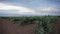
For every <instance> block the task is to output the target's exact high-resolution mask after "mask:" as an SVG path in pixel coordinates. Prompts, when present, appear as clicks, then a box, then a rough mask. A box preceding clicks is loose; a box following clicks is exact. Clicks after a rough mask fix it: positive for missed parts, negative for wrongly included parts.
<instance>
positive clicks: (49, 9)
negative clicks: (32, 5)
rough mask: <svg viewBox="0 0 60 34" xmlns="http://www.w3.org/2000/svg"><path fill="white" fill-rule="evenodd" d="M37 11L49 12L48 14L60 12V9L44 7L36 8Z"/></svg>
mask: <svg viewBox="0 0 60 34" xmlns="http://www.w3.org/2000/svg"><path fill="white" fill-rule="evenodd" d="M36 11H39V12H40V11H43V12H44V11H45V12H46V11H48V12H58V11H60V10H59V8H56V7H52V6H43V7H37V8H36Z"/></svg>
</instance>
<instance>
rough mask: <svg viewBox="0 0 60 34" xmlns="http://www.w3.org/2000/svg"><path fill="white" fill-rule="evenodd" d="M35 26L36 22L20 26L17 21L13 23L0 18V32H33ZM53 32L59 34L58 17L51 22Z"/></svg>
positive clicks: (23, 33) (59, 21) (30, 33)
mask: <svg viewBox="0 0 60 34" xmlns="http://www.w3.org/2000/svg"><path fill="white" fill-rule="evenodd" d="M35 26H36V24H29V25H25V26H20V25H19V24H18V23H16V24H13V23H12V22H10V21H8V20H4V19H0V34H35V33H34V32H32V31H33V28H35ZM53 34H60V17H58V18H57V19H56V21H55V23H54V24H53Z"/></svg>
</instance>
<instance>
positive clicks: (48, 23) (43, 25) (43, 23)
mask: <svg viewBox="0 0 60 34" xmlns="http://www.w3.org/2000/svg"><path fill="white" fill-rule="evenodd" d="M56 18H57V17H53V16H44V17H42V18H40V20H39V21H38V23H37V28H36V31H35V33H36V34H52V33H51V32H52V25H53V22H54V21H55V20H56Z"/></svg>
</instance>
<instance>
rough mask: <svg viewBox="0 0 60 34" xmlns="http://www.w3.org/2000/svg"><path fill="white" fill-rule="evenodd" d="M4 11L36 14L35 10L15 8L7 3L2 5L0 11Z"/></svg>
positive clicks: (0, 4)
mask: <svg viewBox="0 0 60 34" xmlns="http://www.w3.org/2000/svg"><path fill="white" fill-rule="evenodd" d="M1 10H3V11H5V12H7V13H35V11H34V10H32V9H30V8H26V7H22V6H14V5H9V4H5V3H0V11H1Z"/></svg>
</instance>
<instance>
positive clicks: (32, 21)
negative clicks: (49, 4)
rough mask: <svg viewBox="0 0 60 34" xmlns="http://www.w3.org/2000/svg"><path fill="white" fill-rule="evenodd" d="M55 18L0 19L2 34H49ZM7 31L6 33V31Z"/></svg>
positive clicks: (22, 17)
mask: <svg viewBox="0 0 60 34" xmlns="http://www.w3.org/2000/svg"><path fill="white" fill-rule="evenodd" d="M57 18H58V17H57V16H31V17H27V16H21V17H0V22H2V26H3V27H2V28H1V29H2V31H5V32H2V34H51V33H52V28H53V24H54V22H55V21H56V19H57ZM7 30H8V31H7Z"/></svg>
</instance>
